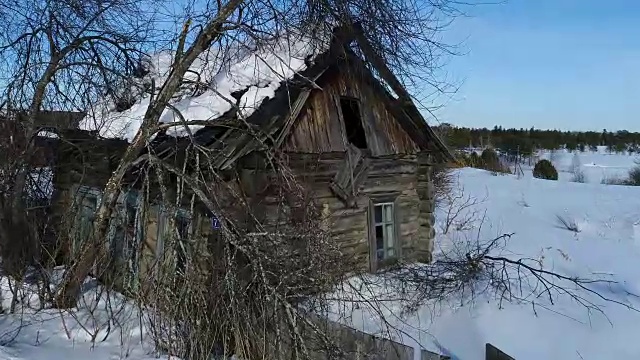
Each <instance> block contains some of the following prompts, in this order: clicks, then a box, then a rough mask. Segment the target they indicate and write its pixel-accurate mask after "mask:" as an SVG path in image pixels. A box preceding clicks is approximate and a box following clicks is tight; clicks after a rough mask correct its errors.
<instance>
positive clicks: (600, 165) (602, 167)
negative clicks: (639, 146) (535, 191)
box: [523, 146, 640, 184]
mask: <svg viewBox="0 0 640 360" xmlns="http://www.w3.org/2000/svg"><path fill="white" fill-rule="evenodd" d="M574 156H577V157H578V159H579V163H580V168H581V169H582V172H583V173H584V175H585V180H586V182H588V183H598V184H599V183H601V182H602V181H603V180H614V179H624V178H626V177H627V173H628V171H629V169H630V168H631V167H633V166H634V165H635V163H634V161H636V160H639V159H640V155H638V154H629V153H619V154H616V153H609V152H608V151H607V150H606V147H605V146H599V147H598V151H585V152H574V153H570V152H568V151H566V150H557V151H555V152H554V153H551V152H549V151H545V152H543V153H542V154H541V156H540V158H541V159H548V160H551V162H552V163H553V165H554V166H555V167H556V169H557V170H558V178H559V180H560V181H571V179H572V178H573V174H572V173H571V170H572V168H573V163H574V161H575V160H574ZM523 168H524V171H525V175H527V176H532V174H531V171H527V170H530V169H532V168H533V167H528V166H523Z"/></svg>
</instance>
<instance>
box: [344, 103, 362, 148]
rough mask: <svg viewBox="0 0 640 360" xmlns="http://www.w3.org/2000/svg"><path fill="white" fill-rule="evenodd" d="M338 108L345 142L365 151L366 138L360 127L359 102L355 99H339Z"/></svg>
mask: <svg viewBox="0 0 640 360" xmlns="http://www.w3.org/2000/svg"><path fill="white" fill-rule="evenodd" d="M340 108H341V109H342V118H343V120H344V128H345V131H346V133H347V134H346V135H347V141H348V142H350V143H351V144H353V145H354V146H355V147H357V148H358V149H367V148H368V146H367V137H366V135H365V133H364V127H363V126H362V116H361V115H360V102H359V101H358V100H357V99H353V98H348V97H341V98H340Z"/></svg>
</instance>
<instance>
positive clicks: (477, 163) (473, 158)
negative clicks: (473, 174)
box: [469, 151, 481, 168]
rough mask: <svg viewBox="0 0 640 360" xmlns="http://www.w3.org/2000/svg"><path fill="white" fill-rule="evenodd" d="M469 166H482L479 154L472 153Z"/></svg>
mask: <svg viewBox="0 0 640 360" xmlns="http://www.w3.org/2000/svg"><path fill="white" fill-rule="evenodd" d="M469 165H470V166H471V167H475V168H477V167H480V166H481V161H480V157H479V156H478V153H477V152H475V151H474V152H472V153H471V155H469Z"/></svg>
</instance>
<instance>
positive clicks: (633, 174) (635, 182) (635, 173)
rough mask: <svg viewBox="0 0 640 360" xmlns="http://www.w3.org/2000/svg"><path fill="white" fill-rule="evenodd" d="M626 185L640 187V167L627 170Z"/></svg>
mask: <svg viewBox="0 0 640 360" xmlns="http://www.w3.org/2000/svg"><path fill="white" fill-rule="evenodd" d="M626 185H631V186H640V166H636V167H634V168H632V169H631V170H629V179H628V180H627V181H626Z"/></svg>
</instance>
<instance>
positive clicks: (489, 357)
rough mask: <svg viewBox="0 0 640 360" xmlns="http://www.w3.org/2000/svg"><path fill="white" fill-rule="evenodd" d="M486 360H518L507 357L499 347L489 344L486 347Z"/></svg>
mask: <svg viewBox="0 0 640 360" xmlns="http://www.w3.org/2000/svg"><path fill="white" fill-rule="evenodd" d="M485 358H486V360H516V359H515V358H513V357H511V356H509V355H507V354H506V353H505V352H503V351H502V350H500V349H498V348H497V347H495V346H493V345H491V344H489V343H487V345H486V357H485Z"/></svg>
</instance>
